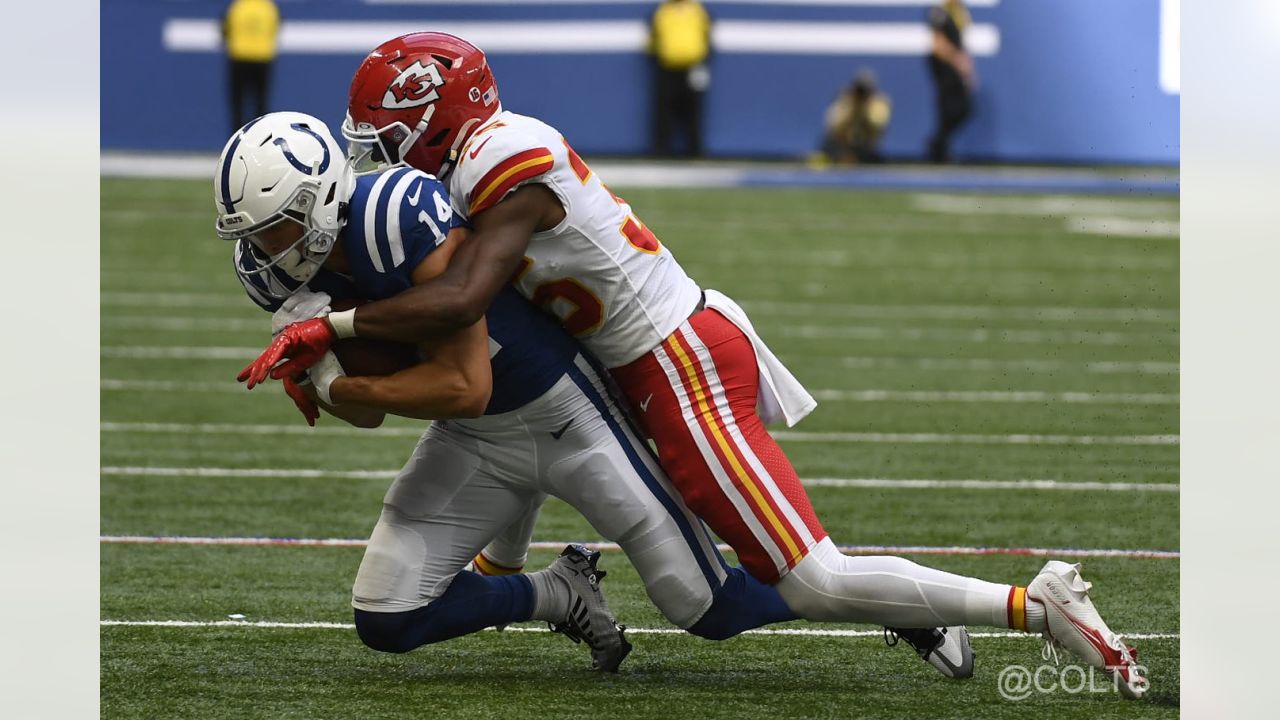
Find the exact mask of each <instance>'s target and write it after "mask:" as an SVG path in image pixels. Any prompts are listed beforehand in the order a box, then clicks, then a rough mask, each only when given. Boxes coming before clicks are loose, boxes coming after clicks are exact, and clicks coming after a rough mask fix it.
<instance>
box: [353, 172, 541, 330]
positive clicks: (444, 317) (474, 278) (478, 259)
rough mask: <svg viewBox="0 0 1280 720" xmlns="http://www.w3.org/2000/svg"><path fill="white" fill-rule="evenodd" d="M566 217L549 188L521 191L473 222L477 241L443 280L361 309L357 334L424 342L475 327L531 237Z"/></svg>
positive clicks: (528, 187) (459, 255)
mask: <svg viewBox="0 0 1280 720" xmlns="http://www.w3.org/2000/svg"><path fill="white" fill-rule="evenodd" d="M563 218H564V208H563V207H561V205H560V201H559V200H558V199H557V198H556V196H555V194H554V193H552V192H551V190H549V189H548V188H546V187H545V186H543V185H539V184H532V185H524V186H522V187H520V188H517V189H516V190H515V191H513V192H512V193H511V194H509V195H508V196H507V197H506V198H504V199H503V200H502V201H501V202H498V203H497V204H495V205H494V206H493V207H491V208H488V209H487V210H485V211H484V212H482V213H479V214H478V215H476V216H475V217H473V218H472V219H471V225H472V232H471V237H470V238H469V239H468V240H467V241H466V242H464V243H463V244H462V245H461V246H460V247H459V248H458V249H457V251H456V253H455V254H454V257H453V260H452V261H451V262H450V263H449V266H448V269H446V270H445V271H444V272H443V273H441V274H440V275H439V276H438V277H435V278H433V279H431V280H430V281H428V282H425V283H423V284H421V285H417V286H415V287H412V288H410V289H408V290H405V291H404V292H402V293H400V294H398V295H396V296H394V297H391V298H387V299H385V300H379V301H377V302H372V303H367V304H365V305H361V306H360V307H359V308H357V309H356V311H355V322H354V329H355V334H356V335H357V336H360V337H370V338H379V339H383V340H396V341H399V342H420V341H424V340H428V339H430V338H433V337H438V336H440V335H443V334H446V333H449V332H453V331H455V330H458V329H460V328H465V327H469V326H471V325H474V324H475V323H476V322H477V321H479V320H480V319H481V318H482V317H483V316H484V313H485V310H486V309H488V307H489V303H491V302H493V297H494V296H495V295H497V294H498V291H499V290H500V289H502V286H503V285H506V284H507V283H508V282H510V280H511V277H512V275H514V274H515V272H516V270H517V269H518V268H519V266H520V261H521V259H523V258H524V255H525V250H526V249H527V248H528V247H529V238H530V236H532V235H533V233H535V232H537V231H539V230H545V229H549V228H552V227H555V226H556V225H557V224H559V223H560V221H561V220H562V219H563Z"/></svg>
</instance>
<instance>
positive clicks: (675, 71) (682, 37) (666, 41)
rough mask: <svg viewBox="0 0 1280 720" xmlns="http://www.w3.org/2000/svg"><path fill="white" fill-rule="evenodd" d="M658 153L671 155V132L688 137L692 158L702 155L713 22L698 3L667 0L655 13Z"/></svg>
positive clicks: (653, 50) (653, 46) (651, 48)
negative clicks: (705, 97)
mask: <svg viewBox="0 0 1280 720" xmlns="http://www.w3.org/2000/svg"><path fill="white" fill-rule="evenodd" d="M649 52H650V53H652V54H653V59H654V77H655V88H654V89H655V92H654V108H653V109H654V113H653V140H654V151H655V152H656V153H657V154H658V155H671V154H672V145H671V135H672V133H671V131H672V127H673V126H675V127H677V128H679V130H680V131H681V132H682V133H683V134H684V136H685V142H686V148H687V151H688V154H689V155H692V156H694V157H699V156H701V155H702V95H703V93H704V92H706V89H707V86H708V85H709V84H710V81H711V74H710V73H709V72H708V70H707V58H708V57H709V56H710V55H711V17H710V16H709V15H707V11H706V10H705V9H704V8H703V7H702V5H701V4H700V3H699V2H698V0H664V2H662V3H661V4H659V5H658V8H657V9H656V10H654V12H653V19H652V21H651V23H650V28H649Z"/></svg>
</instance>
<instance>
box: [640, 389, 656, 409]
mask: <svg viewBox="0 0 1280 720" xmlns="http://www.w3.org/2000/svg"><path fill="white" fill-rule="evenodd" d="M652 399H653V393H649V397H647V398H645V399H644V402H642V403H640V412H649V401H650V400H652Z"/></svg>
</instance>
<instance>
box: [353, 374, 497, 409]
mask: <svg viewBox="0 0 1280 720" xmlns="http://www.w3.org/2000/svg"><path fill="white" fill-rule="evenodd" d="M491 391H492V379H491V378H490V377H489V376H488V373H487V368H486V373H485V374H484V376H480V373H469V372H466V371H465V370H461V369H457V368H450V367H446V366H441V365H438V364H432V363H424V364H423V365H420V366H416V367H414V368H410V369H408V370H404V371H401V372H398V373H396V374H394V375H386V376H366V377H346V376H344V377H340V378H337V379H336V380H334V382H333V384H332V385H331V386H330V387H329V395H330V397H332V398H333V400H334V402H335V403H337V406H338V407H342V406H343V405H345V404H347V403H355V404H358V405H364V406H368V407H372V408H377V409H378V410H381V411H384V412H389V413H391V414H393V415H399V416H401V417H409V418H416V419H419V420H442V419H445V418H461V417H477V416H479V415H481V414H483V413H484V408H485V406H486V405H488V403H489V395H490V393H491Z"/></svg>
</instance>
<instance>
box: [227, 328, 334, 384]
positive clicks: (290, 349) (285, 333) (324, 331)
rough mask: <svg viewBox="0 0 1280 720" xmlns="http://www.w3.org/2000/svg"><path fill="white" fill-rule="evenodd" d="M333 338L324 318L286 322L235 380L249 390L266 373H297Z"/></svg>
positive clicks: (316, 359) (279, 375)
mask: <svg viewBox="0 0 1280 720" xmlns="http://www.w3.org/2000/svg"><path fill="white" fill-rule="evenodd" d="M337 339H338V335H337V333H335V332H334V331H333V327H332V326H331V325H329V322H328V321H327V320H325V319H324V318H312V319H310V320H305V321H303V322H299V323H293V324H292V325H287V326H285V329H283V330H281V331H280V334H279V335H276V338H275V340H272V341H271V344H270V345H268V346H267V349H266V350H265V351H263V353H262V354H261V355H259V356H258V359H257V360H254V361H253V362H251V363H249V364H248V365H246V366H245V368H244V369H243V370H241V371H240V374H239V375H237V376H236V379H237V380H239V381H240V382H245V381H248V384H249V385H248V386H249V389H250V390H252V389H253V387H254V386H255V385H257V384H258V383H260V382H262V381H264V380H266V379H267V375H268V374H270V376H271V377H273V378H275V379H276V380H279V379H281V378H285V377H291V376H293V375H297V374H298V373H300V372H302V371H304V370H306V369H307V368H309V367H311V366H312V365H315V364H316V363H317V362H319V361H320V358H322V357H324V354H325V352H326V351H327V350H328V349H329V346H330V345H332V344H333V341H335V340H337ZM286 358H287V359H288V362H285V363H284V364H282V365H280V367H276V363H278V362H280V361H281V360H284V359H286Z"/></svg>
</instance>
